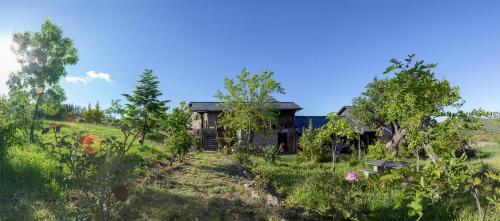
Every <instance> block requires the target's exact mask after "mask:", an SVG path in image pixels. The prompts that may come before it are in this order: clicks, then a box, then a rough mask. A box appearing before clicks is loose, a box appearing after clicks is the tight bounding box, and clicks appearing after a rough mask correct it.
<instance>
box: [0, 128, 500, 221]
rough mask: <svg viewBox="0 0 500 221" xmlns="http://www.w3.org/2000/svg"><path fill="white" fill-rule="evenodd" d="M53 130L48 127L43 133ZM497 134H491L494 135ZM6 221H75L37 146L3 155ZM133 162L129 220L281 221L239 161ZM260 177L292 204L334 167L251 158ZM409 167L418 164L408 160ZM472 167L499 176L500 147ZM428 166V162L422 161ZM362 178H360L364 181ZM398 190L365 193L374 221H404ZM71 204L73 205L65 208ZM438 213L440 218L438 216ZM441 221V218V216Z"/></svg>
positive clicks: (210, 156) (203, 157)
mask: <svg viewBox="0 0 500 221" xmlns="http://www.w3.org/2000/svg"><path fill="white" fill-rule="evenodd" d="M49 123H53V122H46V123H45V126H47V125H48V124H49ZM59 123H61V124H63V125H64V127H63V128H62V129H61V136H62V135H69V134H72V133H73V132H75V131H84V132H86V133H91V134H94V135H97V136H99V137H109V136H116V137H122V133H121V131H120V130H119V129H118V128H114V127H109V126H104V125H94V124H81V123H70V122H59ZM491 125H493V126H489V127H488V128H489V129H488V132H487V133H484V134H485V135H487V136H486V138H485V139H487V140H488V141H490V140H491V139H494V138H495V136H497V132H498V131H497V130H496V129H495V128H496V126H495V125H496V123H492V124H491ZM492 128H493V129H492ZM37 136H38V138H39V141H40V142H47V141H50V140H52V139H53V136H52V135H51V134H47V135H43V136H42V135H41V134H40V132H39V131H38V132H37ZM483 138H484V137H483ZM0 150H1V151H3V152H2V153H0V202H1V203H0V220H62V219H69V218H70V217H73V216H74V215H75V214H76V208H74V206H73V204H72V201H71V198H68V196H69V194H70V193H71V190H72V184H71V183H70V182H69V181H68V180H65V177H67V175H68V174H67V172H66V171H65V170H64V169H63V167H62V166H61V165H60V164H59V163H58V162H55V161H53V160H51V159H50V157H49V155H48V154H47V153H46V152H45V151H44V150H43V149H42V148H40V147H39V146H37V145H26V146H12V147H6V148H3V149H0ZM129 159H130V160H134V161H137V162H136V163H140V164H137V165H140V166H139V167H137V168H136V170H134V175H135V177H134V182H133V185H132V186H131V193H132V194H131V198H130V199H129V202H127V204H126V205H127V207H126V210H125V211H126V212H125V213H124V219H126V220H197V219H201V220H268V219H269V218H271V219H274V218H276V219H277V216H276V215H275V214H273V213H272V212H269V211H268V210H267V209H266V208H265V206H264V205H263V203H262V202H261V201H259V200H257V199H254V198H253V197H252V196H251V195H249V193H248V192H247V191H245V189H244V188H243V183H244V182H245V180H244V179H243V178H242V177H240V176H239V173H240V172H241V171H239V170H240V169H239V167H238V166H236V163H235V161H234V160H233V159H232V158H231V157H229V156H226V155H223V154H221V153H206V152H192V153H190V154H189V155H188V159H187V161H186V162H184V163H183V164H180V163H177V164H175V166H174V167H173V168H167V167H166V166H165V164H164V163H163V162H165V160H167V159H168V156H167V154H166V153H165V151H164V148H163V145H162V144H159V143H156V142H153V141H147V142H146V143H145V146H144V147H140V146H139V145H138V144H137V143H136V144H135V145H134V146H133V147H132V149H131V151H130V152H129ZM251 159H252V161H253V162H254V163H253V168H254V170H255V171H265V172H267V174H268V179H269V184H270V185H271V186H272V187H273V188H274V189H275V190H276V192H277V193H278V195H280V196H281V197H283V198H285V199H286V198H287V197H289V196H291V195H293V194H297V190H298V189H300V188H301V187H302V185H303V184H304V181H305V180H307V179H309V178H311V177H314V176H316V175H318V174H320V173H322V172H323V171H327V172H330V171H331V166H332V165H331V162H323V163H319V164H317V165H311V164H309V163H307V162H305V161H304V160H303V159H302V158H301V157H300V156H298V155H285V156H281V157H279V158H278V159H277V161H276V163H275V164H274V165H270V164H268V163H266V162H265V160H264V159H263V158H262V157H260V156H251ZM410 163H413V161H411V160H410ZM473 163H476V164H480V163H486V164H489V165H491V166H492V167H494V168H496V169H498V170H500V145H494V144H490V145H486V146H483V147H480V148H479V151H478V157H477V158H476V159H474V160H473ZM422 164H425V161H423V162H422ZM363 167H367V166H366V165H363V164H361V163H359V162H357V161H356V160H354V159H353V158H351V157H346V156H340V157H339V161H338V163H337V174H338V176H340V177H343V176H345V174H346V173H347V172H348V171H351V170H355V171H358V169H359V168H363ZM360 176H362V175H361V174H360ZM397 193H398V192H397V190H385V191H380V192H375V191H368V192H364V193H363V200H366V202H367V207H368V208H366V209H367V210H369V211H371V213H370V214H371V215H370V216H369V217H368V219H369V220H380V219H386V220H400V219H406V214H405V213H404V210H395V209H394V206H395V205H394V200H393V198H394V196H395V195H396V194H397ZM68 199H70V200H69V201H67V200H68ZM441 209H443V208H435V209H434V210H436V211H434V212H435V214H437V215H436V217H440V215H439V214H440V213H439V211H438V210H441ZM441 217H442V216H441ZM455 219H456V220H474V219H476V214H475V210H474V207H471V205H470V202H469V203H465V204H464V206H463V211H461V212H460V213H459V217H455Z"/></svg>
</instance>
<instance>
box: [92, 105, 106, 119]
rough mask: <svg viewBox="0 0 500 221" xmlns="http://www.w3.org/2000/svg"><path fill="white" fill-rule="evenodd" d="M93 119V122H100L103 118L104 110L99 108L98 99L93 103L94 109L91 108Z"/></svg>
mask: <svg viewBox="0 0 500 221" xmlns="http://www.w3.org/2000/svg"><path fill="white" fill-rule="evenodd" d="M92 113H93V120H94V123H96V124H100V123H102V120H103V118H104V112H103V111H102V110H101V106H99V101H97V103H96V104H95V109H94V110H93V112H92Z"/></svg>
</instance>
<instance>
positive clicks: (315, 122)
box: [295, 116, 328, 133]
mask: <svg viewBox="0 0 500 221" xmlns="http://www.w3.org/2000/svg"><path fill="white" fill-rule="evenodd" d="M309 122H311V123H312V126H313V128H314V129H318V128H321V127H323V126H324V125H325V124H326V123H328V118H326V116H295V128H296V129H297V132H299V133H302V130H303V129H304V128H306V127H308V126H309Z"/></svg>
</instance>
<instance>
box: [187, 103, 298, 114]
mask: <svg viewBox="0 0 500 221" xmlns="http://www.w3.org/2000/svg"><path fill="white" fill-rule="evenodd" d="M219 103H220V102H189V107H191V110H192V111H194V112H221V111H222V110H223V108H222V107H221V106H219ZM276 109H278V110H302V108H301V107H300V106H299V105H297V104H296V103H294V102H278V103H277V108H276Z"/></svg>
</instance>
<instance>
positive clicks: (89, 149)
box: [80, 134, 98, 156]
mask: <svg viewBox="0 0 500 221" xmlns="http://www.w3.org/2000/svg"><path fill="white" fill-rule="evenodd" d="M80 143H81V144H82V145H83V151H84V152H85V153H86V154H87V155H89V156H95V155H96V154H97V150H96V149H95V147H96V144H98V139H97V137H95V136H93V135H90V134H87V135H85V136H83V137H81V138H80Z"/></svg>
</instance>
